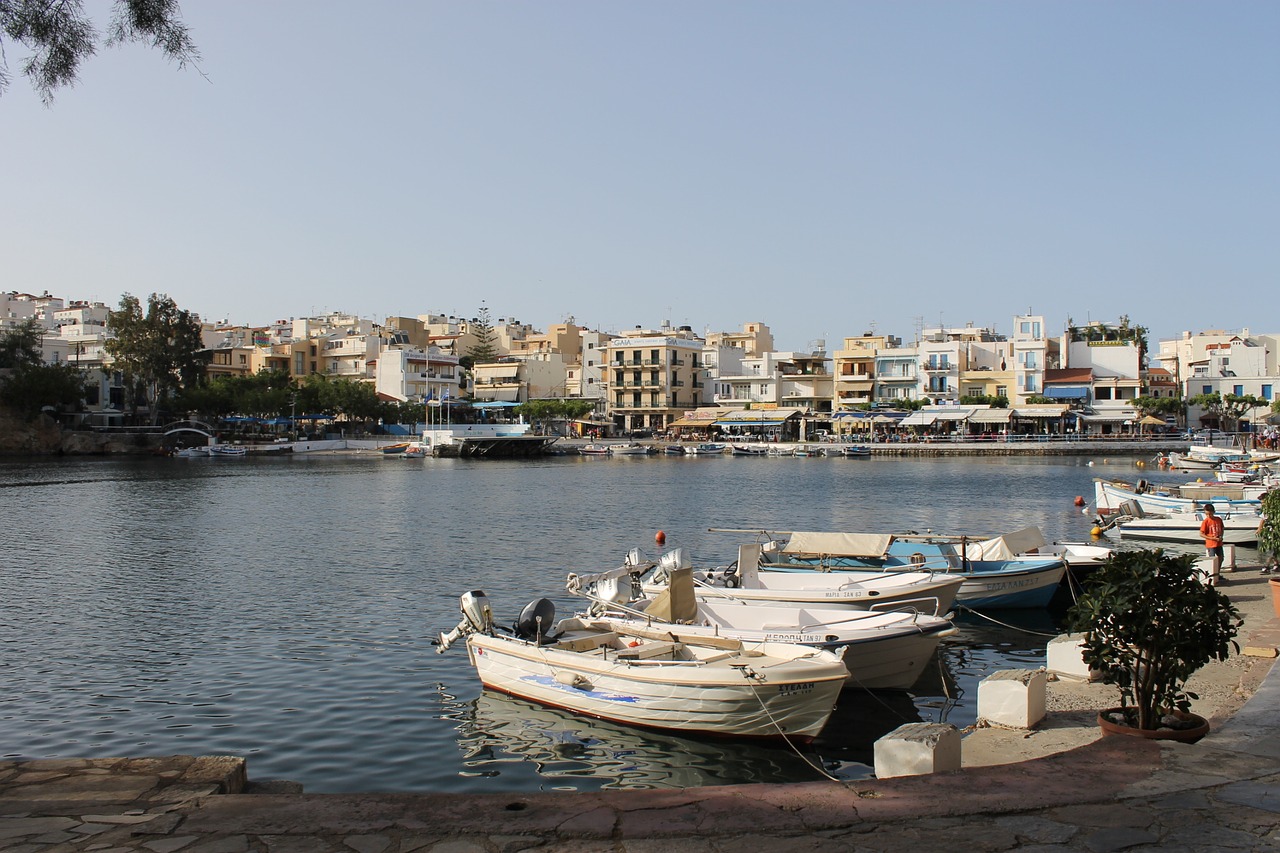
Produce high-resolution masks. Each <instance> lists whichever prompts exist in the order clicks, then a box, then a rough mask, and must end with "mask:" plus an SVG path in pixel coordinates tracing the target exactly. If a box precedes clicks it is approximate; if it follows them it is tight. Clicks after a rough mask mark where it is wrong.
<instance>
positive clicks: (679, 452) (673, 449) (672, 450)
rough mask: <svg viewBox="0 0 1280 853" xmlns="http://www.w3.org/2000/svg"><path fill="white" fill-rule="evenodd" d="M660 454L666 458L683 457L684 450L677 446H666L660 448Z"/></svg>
mask: <svg viewBox="0 0 1280 853" xmlns="http://www.w3.org/2000/svg"><path fill="white" fill-rule="evenodd" d="M662 452H663V453H665V454H667V455H668V456H684V448H683V447H681V446H680V445H678V444H668V445H666V446H665V447H663V448H662Z"/></svg>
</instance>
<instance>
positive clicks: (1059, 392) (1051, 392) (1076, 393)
mask: <svg viewBox="0 0 1280 853" xmlns="http://www.w3.org/2000/svg"><path fill="white" fill-rule="evenodd" d="M1044 395H1045V396H1046V397H1048V398H1050V399H1052V400H1087V399H1089V389H1088V388H1085V387H1082V386H1075V385H1071V386H1067V385H1064V386H1062V387H1060V388H1055V387H1053V386H1052V385H1046V386H1044Z"/></svg>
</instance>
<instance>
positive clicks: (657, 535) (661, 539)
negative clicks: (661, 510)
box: [653, 530, 667, 545]
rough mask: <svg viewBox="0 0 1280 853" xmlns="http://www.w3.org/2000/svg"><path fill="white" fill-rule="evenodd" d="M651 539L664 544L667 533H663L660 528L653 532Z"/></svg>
mask: <svg viewBox="0 0 1280 853" xmlns="http://www.w3.org/2000/svg"><path fill="white" fill-rule="evenodd" d="M653 541H654V542H657V543H658V544H659V545H666V544H667V534H665V533H663V532H662V531H661V530H659V531H658V532H657V533H655V534H654V535H653Z"/></svg>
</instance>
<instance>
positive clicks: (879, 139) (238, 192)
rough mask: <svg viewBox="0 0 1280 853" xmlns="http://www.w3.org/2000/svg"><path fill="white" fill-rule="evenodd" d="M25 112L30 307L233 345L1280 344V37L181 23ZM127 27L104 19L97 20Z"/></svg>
mask: <svg viewBox="0 0 1280 853" xmlns="http://www.w3.org/2000/svg"><path fill="white" fill-rule="evenodd" d="M182 7H183V13H182V17H183V20H184V21H185V22H186V24H187V25H188V26H189V28H190V30H191V34H192V36H193V37H194V39H195V41H196V43H197V45H198V47H199V50H200V53H201V59H200V62H199V67H198V69H195V68H191V67H190V66H188V67H187V68H186V69H179V68H178V67H177V66H175V65H173V64H172V63H170V62H168V61H167V60H166V59H165V58H164V57H163V56H162V55H161V54H160V53H159V52H157V51H155V50H152V49H150V48H148V47H146V46H143V45H139V44H134V45H126V46H122V47H115V48H103V49H101V50H100V51H99V52H98V54H97V55H96V56H94V57H93V58H92V59H90V60H89V61H88V62H86V63H85V65H84V66H83V68H82V70H81V74H80V82H79V83H78V84H77V85H76V86H74V87H73V88H70V89H63V90H60V91H59V92H58V93H57V95H56V98H55V101H54V103H53V105H52V106H51V107H45V106H44V105H43V104H41V102H40V100H39V98H38V97H37V96H36V94H35V93H34V92H33V91H32V89H31V87H30V85H29V84H28V83H27V82H26V80H25V78H22V77H21V75H20V66H21V62H22V60H23V59H24V58H25V57H26V55H27V51H26V50H25V49H24V48H22V47H21V46H20V45H14V44H12V43H9V42H6V43H5V44H4V49H5V56H6V58H7V63H8V67H9V71H10V73H11V74H12V76H13V78H14V79H13V81H12V82H11V84H10V86H9V88H8V89H7V90H6V91H5V92H4V94H3V95H0V140H2V142H0V291H11V290H17V291H20V292H33V293H37V294H38V293H42V292H43V291H46V290H47V291H49V292H50V293H52V294H54V295H57V296H62V297H63V298H66V299H90V300H97V301H102V302H105V303H107V304H108V305H111V306H113V307H114V306H116V305H118V303H119V301H120V297H121V296H122V295H123V294H124V293H132V294H134V295H136V296H139V297H140V298H143V299H144V300H145V297H146V295H147V294H150V293H153V292H158V293H167V294H169V295H170V296H172V297H173V298H174V299H175V300H176V301H177V303H178V304H179V306H180V307H182V308H186V309H188V310H191V311H194V312H196V313H198V314H200V315H201V317H202V318H204V319H206V320H215V321H216V320H224V319H225V320H227V321H229V322H232V323H247V324H251V325H264V324H267V323H269V322H272V321H274V320H278V319H285V318H289V317H301V316H308V315H314V314H321V313H328V312H331V311H341V312H345V313H351V314H357V315H360V316H365V317H370V318H372V319H375V320H381V319H383V318H385V317H386V316H388V315H407V316H415V315H418V314H423V313H428V312H431V313H442V314H452V315H456V316H460V317H474V316H476V315H477V314H478V312H479V309H480V308H481V307H482V306H483V307H487V308H488V309H489V312H490V316H491V319H493V320H497V319H516V320H519V321H521V322H525V323H530V324H532V325H534V326H536V327H538V328H540V329H545V328H546V327H547V326H548V325H550V324H553V323H560V322H564V321H565V320H567V319H568V318H570V317H573V318H574V319H575V320H576V321H577V322H578V323H580V324H584V325H587V326H589V327H592V328H599V329H602V330H605V331H615V332H625V331H627V330H629V329H633V328H635V327H636V326H643V327H645V328H653V327H657V326H659V325H661V324H662V323H664V322H670V323H671V324H673V325H677V326H680V325H688V326H690V327H692V328H693V329H694V330H695V331H697V332H704V331H708V330H710V331H724V330H737V329H741V328H742V325H743V324H744V323H747V322H754V321H762V322H764V323H766V324H768V325H769V327H770V328H771V329H772V331H773V333H774V339H775V345H776V346H777V348H778V349H783V350H790V349H796V350H808V349H812V348H814V344H815V342H816V341H818V340H825V341H827V348H828V349H829V350H831V349H838V348H839V344H840V341H841V339H842V338H843V337H845V336H852V335H860V334H863V333H865V332H869V331H875V332H877V333H880V334H891V335H897V336H899V337H901V338H902V339H903V340H904V342H907V343H909V342H911V341H912V340H914V338H915V336H916V333H917V330H918V329H920V328H921V327H924V328H936V327H938V326H939V325H942V326H945V327H949V328H951V327H960V326H965V325H968V324H970V323H972V324H973V325H975V326H978V327H986V328H991V329H993V330H995V331H997V332H999V333H1004V334H1010V333H1011V332H1012V331H1013V328H1012V325H1013V324H1012V318H1013V316H1014V315H1016V314H1022V313H1033V314H1041V315H1044V317H1045V321H1046V325H1047V328H1048V329H1049V330H1053V331H1058V330H1061V329H1063V328H1064V327H1065V326H1066V324H1067V323H1068V321H1069V320H1070V321H1073V322H1074V323H1075V324H1077V325H1079V324H1083V323H1085V322H1087V321H1089V320H1099V321H1103V322H1108V323H1114V322H1116V321H1117V320H1118V319H1119V318H1120V317H1121V316H1122V315H1127V316H1128V317H1129V318H1130V319H1131V321H1132V322H1133V323H1135V324H1140V325H1144V326H1146V327H1147V328H1148V329H1149V330H1150V337H1151V339H1152V342H1153V344H1154V342H1155V341H1156V340H1159V339H1161V338H1170V337H1175V336H1177V335H1179V334H1181V332H1182V331H1184V330H1186V331H1193V332H1195V331H1202V330H1206V329H1232V330H1236V329H1242V328H1250V329H1251V331H1252V332H1254V333H1255V334H1256V333H1275V332H1280V320H1278V318H1277V316H1276V315H1277V307H1280V296H1278V295H1277V294H1278V293H1280V288H1277V284H1280V157H1278V156H1277V155H1278V154H1280V51H1278V50H1277V49H1276V45H1277V44H1280V4H1277V3H1273V2H1265V0H1237V2H1230V3H1223V2H1218V0H1212V2H1187V0H1167V2H1155V0H1144V2H1134V1H1133V0H1116V1H1115V2H1089V0H1071V2H1056V1H1055V0H1040V1H1039V2H1031V3H1028V2H1021V0H1018V2H1014V1H1013V0H1007V1H1003V2H988V0H972V2H970V1H969V0H966V2H956V0H947V2H912V1H911V0H892V2H889V0H884V2H881V1H880V0H842V1H841V2H827V1H826V0H800V2H782V1H781V0H777V2H757V0H699V2H673V1H672V0H658V1H657V2H647V3H635V2H610V3H601V2H595V1H594V0H593V1H592V2H587V0H538V2H490V0H465V2H464V0H451V2H429V1H428V0H422V2H409V0H400V2H390V0H370V2H366V3H360V4H352V3H349V2H336V0H269V2H263V0H218V2H211V0H200V2H197V0H185V2H183V3H182ZM86 8H87V10H88V11H89V14H90V15H91V16H92V17H93V18H94V19H95V20H96V21H97V22H99V23H100V25H101V27H103V28H105V26H106V23H107V21H108V19H109V15H110V6H109V4H108V3H107V2H106V0H87V2H86Z"/></svg>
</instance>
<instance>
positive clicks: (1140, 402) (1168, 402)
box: [1133, 397, 1184, 417]
mask: <svg viewBox="0 0 1280 853" xmlns="http://www.w3.org/2000/svg"><path fill="white" fill-rule="evenodd" d="M1133 407H1134V408H1135V409H1137V410H1138V412H1139V413H1140V414H1143V415H1155V416H1157V417H1159V416H1164V415H1181V414H1182V413H1183V410H1184V404H1183V402H1182V400H1181V399H1180V398H1178V397H1137V398H1135V399H1134V401H1133Z"/></svg>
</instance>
